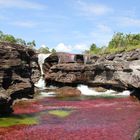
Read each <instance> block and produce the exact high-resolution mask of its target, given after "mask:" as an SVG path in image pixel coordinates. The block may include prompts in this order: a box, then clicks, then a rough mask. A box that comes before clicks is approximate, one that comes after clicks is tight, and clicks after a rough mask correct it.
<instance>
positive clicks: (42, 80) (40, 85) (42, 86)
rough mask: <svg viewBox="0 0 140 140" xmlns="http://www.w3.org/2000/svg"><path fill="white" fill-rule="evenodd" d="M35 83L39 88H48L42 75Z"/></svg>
mask: <svg viewBox="0 0 140 140" xmlns="http://www.w3.org/2000/svg"><path fill="white" fill-rule="evenodd" d="M34 85H35V87H37V88H40V89H45V88H46V83H45V80H44V78H43V76H41V77H40V79H39V81H38V82H37V83H35V84H34Z"/></svg>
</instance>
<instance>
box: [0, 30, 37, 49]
mask: <svg viewBox="0 0 140 140" xmlns="http://www.w3.org/2000/svg"><path fill="white" fill-rule="evenodd" d="M0 41H1V42H10V43H15V44H19V45H24V46H28V47H29V48H33V47H35V46H36V43H35V40H33V41H31V42H27V43H26V41H25V40H23V39H21V38H15V37H14V36H13V35H9V34H4V33H3V32H2V31H0Z"/></svg>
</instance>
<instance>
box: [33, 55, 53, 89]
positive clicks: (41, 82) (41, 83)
mask: <svg viewBox="0 0 140 140" xmlns="http://www.w3.org/2000/svg"><path fill="white" fill-rule="evenodd" d="M50 55H51V54H50V53H49V54H39V55H38V63H39V66H40V70H41V77H40V79H39V81H38V82H37V83H35V86H36V87H37V88H40V89H45V86H46V84H45V80H44V77H43V75H44V72H43V67H42V66H43V63H44V61H45V59H46V58H47V57H49V56H50Z"/></svg>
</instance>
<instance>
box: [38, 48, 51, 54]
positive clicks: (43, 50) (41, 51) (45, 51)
mask: <svg viewBox="0 0 140 140" xmlns="http://www.w3.org/2000/svg"><path fill="white" fill-rule="evenodd" d="M38 52H39V53H45V54H47V53H50V50H49V48H48V47H41V48H39V49H38Z"/></svg>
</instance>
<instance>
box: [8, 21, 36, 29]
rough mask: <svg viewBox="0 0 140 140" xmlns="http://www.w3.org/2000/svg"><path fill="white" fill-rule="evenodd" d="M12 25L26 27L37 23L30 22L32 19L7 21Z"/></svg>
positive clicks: (34, 25) (31, 26)
mask: <svg viewBox="0 0 140 140" xmlns="http://www.w3.org/2000/svg"><path fill="white" fill-rule="evenodd" d="M9 24H11V25H14V26H19V27H26V28H33V27H36V26H37V23H35V22H32V21H15V22H11V23H9Z"/></svg>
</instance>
